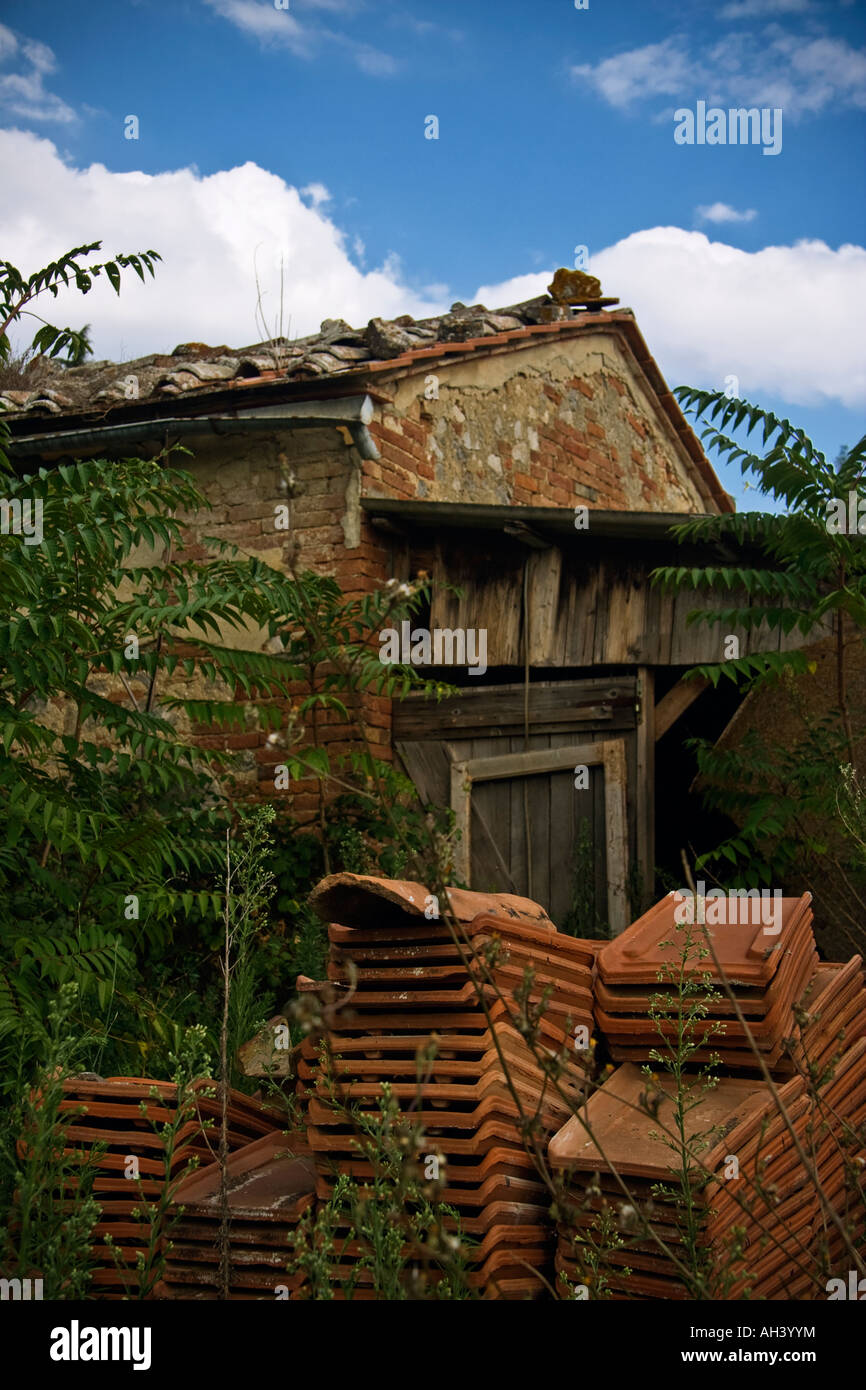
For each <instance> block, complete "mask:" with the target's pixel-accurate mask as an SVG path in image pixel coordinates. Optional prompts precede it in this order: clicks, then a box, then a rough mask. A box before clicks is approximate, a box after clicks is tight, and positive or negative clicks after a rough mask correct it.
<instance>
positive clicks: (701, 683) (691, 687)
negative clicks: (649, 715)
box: [653, 676, 710, 743]
mask: <svg viewBox="0 0 866 1390" xmlns="http://www.w3.org/2000/svg"><path fill="white" fill-rule="evenodd" d="M709 684H710V682H709V681H708V680H704V678H703V676H695V677H694V678H693V679H692V680H686V679H685V678H684V677H681V678H680V680H678V681H677V683H676V685H674V686H672V687H671V689H670V690H669V691H668V693H667V694H666V695H663V696H662V698H661V699H660V700H659V702H658V704H657V705H656V707H655V710H654V713H653V719H654V724H655V739H654V742H656V743H657V742H658V740H659V739H660V738H663V737H664V735H665V734H666V733H667V731H668V729H670V728H671V726H672V725H673V724H676V722H677V720H678V719H679V718H680V716H681V715H683V714H685V712H686V710H687V709H688V708H689V706H690V705H693V704H694V702H695V700H696V699H697V698H698V696H699V695H702V694H703V693H704V691H705V690H706V689H708V687H709Z"/></svg>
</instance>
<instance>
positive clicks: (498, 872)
mask: <svg viewBox="0 0 866 1390" xmlns="http://www.w3.org/2000/svg"><path fill="white" fill-rule="evenodd" d="M395 747H396V750H397V754H398V756H399V758H400V761H401V762H402V764H403V766H404V768H405V770H406V774H407V776H409V777H411V779H412V781H413V782H414V783H415V786H416V787H417V789H418V794H419V796H421V798H422V800H424V801H426V802H431V803H432V804H433V805H434V806H450V805H452V804H453V803H452V799H451V768H452V765H453V763H454V762H456V761H458V760H459V759H458V756H457V754H456V752H455V750H454V749H453V748H451V747H450V746H449V745H448V744H447V743H442V742H441V741H438V740H437V741H431V742H429V743H422V742H420V741H418V742H410V743H397V744H396V745H395ZM471 816H472V820H471V843H472V867H473V871H474V872H475V874H476V876H477V878H478V880H479V883H478V885H477V886H478V888H479V891H483V889H484V888H485V887H488V886H490V885H491V884H493V885H495V891H496V892H499V893H513V892H516V889H515V886H514V883H513V881H512V878H511V874H510V872H509V869H508V865H507V863H506V861H505V859H504V858H503V856H502V854H501V852H500V850H499V849H498V848H497V844H496V838H495V836H494V834H493V832H492V830H491V828H490V826H489V825H488V823H487V819H486V817H485V815H484V808H483V806H480V805H477V804H475V802H474V801H473V804H472V807H471ZM474 886H476V885H475V884H474V883H473V887H474Z"/></svg>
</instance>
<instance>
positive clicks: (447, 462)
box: [364, 332, 706, 512]
mask: <svg viewBox="0 0 866 1390" xmlns="http://www.w3.org/2000/svg"><path fill="white" fill-rule="evenodd" d="M371 429H372V432H373V433H374V435H375V436H376V438H377V441H378V443H379V447H380V450H381V452H382V461H381V463H378V464H377V463H367V462H365V464H364V478H365V491H366V492H367V493H368V495H371V496H377V495H378V496H398V497H400V496H403V497H411V498H419V499H426V500H428V501H437V502H481V503H494V504H495V503H499V504H511V503H516V504H524V505H529V506H549V507H570V506H574V505H577V504H584V505H586V506H588V507H596V508H601V509H609V510H614V511H620V510H625V511H671V512H688V511H704V510H706V503H705V501H704V500H703V499H702V497H701V493H700V491H699V489H698V486H697V483H696V481H695V479H694V477H693V474H692V471H691V465H690V461H689V460H688V456H687V455H686V453H685V450H684V449H683V447H682V445H681V444H680V442H679V440H677V438H676V435H675V434H674V431H673V429H672V427H671V426H670V424H669V423H668V421H667V419H666V417H665V416H663V414H662V413H661V411H660V409H659V407H658V405H657V402H656V400H655V398H654V396H652V395H651V393H650V392H649V391H648V390H647V388H646V387H645V385H644V382H643V380H642V379H641V377H640V375H639V374H638V372H637V370H636V369H635V366H634V364H633V363H632V361H631V360H630V358H629V356H628V354H627V352H626V351H625V349H624V348H623V346H622V345H621V343H620V342H619V341H618V339H617V338H616V337H615V336H613V335H612V334H610V333H601V332H599V333H597V334H592V335H586V336H581V337H579V338H571V339H566V340H559V341H557V342H551V343H544V344H539V343H538V342H537V340H536V341H534V342H533V343H532V345H531V346H530V347H528V348H526V349H522V350H520V351H509V352H505V353H502V354H499V355H496V356H490V357H484V356H477V357H472V358H470V359H467V360H465V361H458V362H456V363H453V364H449V365H447V366H444V367H441V368H439V369H438V371H437V370H436V369H435V368H431V369H429V370H427V371H424V372H423V373H420V374H418V375H412V376H410V377H406V378H404V379H403V380H401V381H398V382H397V383H395V395H394V400H393V403H391V404H386V405H383V406H382V408H381V414H380V417H379V418H378V419H377V421H376V422H374V424H373V425H372V426H371Z"/></svg>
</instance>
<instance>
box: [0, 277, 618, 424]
mask: <svg viewBox="0 0 866 1390" xmlns="http://www.w3.org/2000/svg"><path fill="white" fill-rule="evenodd" d="M590 317H591V318H592V319H594V320H596V321H597V320H598V319H599V318H604V319H609V318H610V317H611V316H610V315H607V314H604V315H599V314H597V313H590V312H583V313H579V314H575V313H573V312H572V311H571V310H570V309H569V308H568V307H564V306H560V305H558V304H556V303H554V301H553V300H552V299H550V298H548V297H547V296H546V295H543V296H541V297H539V298H538V299H532V300H528V301H526V302H525V303H523V304H516V305H513V306H511V307H510V308H508V309H502V310H499V311H497V312H495V313H493V312H491V311H490V310H488V309H486V308H485V307H484V305H482V304H475V305H472V306H471V307H467V306H466V305H464V304H460V303H457V304H454V305H452V307H451V310H450V312H449V313H447V314H442V315H440V316H438V317H437V318H430V319H422V320H419V321H416V320H415V319H413V318H411V317H409V315H404V316H403V317H401V318H397V319H393V320H384V319H378V318H374V319H371V320H370V322H369V323H368V324H367V326H366V328H360V329H357V328H352V327H351V326H350V325H349V324H348V323H346V322H344V320H342V319H325V321H324V323H323V324H322V326H321V328H320V330H319V332H318V333H313V334H310V336H309V337H306V338H297V339H294V340H289V339H288V338H278V339H276V340H273V341H271V342H264V343H254V344H252V345H251V346H249V347H242V348H229V347H226V346H225V345H223V346H220V347H209V346H208V345H207V344H206V343H181V344H180V345H179V346H178V347H176V348H175V349H174V351H173V352H172V353H171V354H158V353H152V354H150V355H149V356H147V357H139V358H136V359H134V360H133V361H129V362H107V361H103V362H87V363H85V364H84V365H83V366H81V367H68V368H64V367H61V366H60V365H58V364H56V363H53V362H51V361H50V360H49V359H43V360H42V361H41V362H40V364H39V373H38V376H35V377H34V378H33V379H32V381H31V382H28V381H27V379H26V377H25V378H23V379H22V383H21V387H20V389H13V388H10V387H8V386H7V387H4V388H2V389H0V408H2V409H5V410H6V411H8V412H9V413H10V414H13V415H18V416H20V415H23V414H27V415H33V416H40V415H41V416H60V415H67V414H79V413H85V412H87V413H91V412H97V413H100V414H102V413H105V412H106V411H107V410H111V408H112V407H114V406H127V407H128V406H130V405H131V404H134V403H136V402H139V403H140V402H154V403H155V402H157V401H163V402H164V401H167V400H169V399H171V398H174V397H177V396H184V397H188V396H193V395H200V394H203V393H205V394H207V393H209V392H211V391H215V390H220V389H222V390H224V389H226V388H227V387H231V386H239V385H241V384H243V385H244V386H248V385H250V384H252V383H254V382H265V381H293V382H298V383H301V382H304V381H319V380H321V379H323V378H325V379H327V380H331V379H333V378H338V377H341V376H344V375H346V374H348V373H350V372H358V371H366V370H374V369H376V368H379V369H381V368H383V367H384V368H392V367H399V366H403V365H407V364H408V363H410V362H412V361H415V360H417V359H419V358H421V359H423V358H425V357H427V356H430V357H442V356H443V355H448V354H450V353H453V352H460V351H472V350H473V349H474V348H476V347H477V346H479V344H481V343H482V341H483V340H486V339H490V338H498V337H501V336H502V335H503V334H507V335H509V336H511V335H513V334H515V333H518V334H519V333H521V331H522V332H523V333H526V330H528V329H532V328H535V327H537V326H539V325H546V326H548V327H550V328H552V329H553V330H554V331H556V330H557V329H559V328H561V327H563V326H565V325H566V324H573V323H574V322H575V321H576V319H578V318H580V319H587V318H590ZM616 317H620V315H616ZM527 336H529V335H528V334H527Z"/></svg>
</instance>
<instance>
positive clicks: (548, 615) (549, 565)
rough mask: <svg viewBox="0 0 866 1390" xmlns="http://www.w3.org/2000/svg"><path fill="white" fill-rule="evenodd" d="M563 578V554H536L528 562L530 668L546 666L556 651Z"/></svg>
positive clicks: (553, 550)
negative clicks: (560, 592)
mask: <svg viewBox="0 0 866 1390" xmlns="http://www.w3.org/2000/svg"><path fill="white" fill-rule="evenodd" d="M561 578H562V551H561V550H559V549H558V548H556V547H551V549H550V550H536V551H533V552H532V554H531V555H530V556H529V557H528V558H527V602H528V605H529V615H530V628H529V664H530V666H542V665H547V664H549V663H550V661H551V660H552V658H553V656H554V653H555V651H556V648H557V641H556V627H557V614H558V611H559V591H560V581H561Z"/></svg>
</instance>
